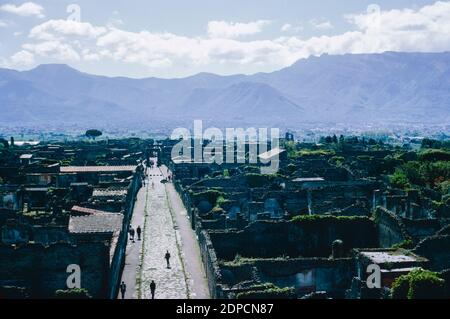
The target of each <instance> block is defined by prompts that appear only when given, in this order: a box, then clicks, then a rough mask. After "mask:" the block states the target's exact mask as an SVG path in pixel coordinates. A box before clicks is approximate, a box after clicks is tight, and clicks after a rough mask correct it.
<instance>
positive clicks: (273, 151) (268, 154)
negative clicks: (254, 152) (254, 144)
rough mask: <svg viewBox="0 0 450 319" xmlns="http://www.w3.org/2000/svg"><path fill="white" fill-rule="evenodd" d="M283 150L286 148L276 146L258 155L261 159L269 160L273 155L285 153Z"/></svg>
mask: <svg viewBox="0 0 450 319" xmlns="http://www.w3.org/2000/svg"><path fill="white" fill-rule="evenodd" d="M283 152H285V150H283V149H281V148H279V147H276V148H273V149H271V150H270V151H268V152H265V153H262V154H259V155H258V157H259V158H260V159H261V160H263V161H267V160H270V159H271V158H272V157H274V156H278V155H280V154H281V153H283Z"/></svg>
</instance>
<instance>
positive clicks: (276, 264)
mask: <svg viewBox="0 0 450 319" xmlns="http://www.w3.org/2000/svg"><path fill="white" fill-rule="evenodd" d="M220 269H221V273H222V282H223V284H224V285H226V286H227V288H229V289H231V290H230V292H231V291H233V292H235V293H236V292H237V291H235V289H236V287H238V286H236V285H237V284H239V283H242V282H245V281H247V282H250V281H254V280H255V277H256V278H257V280H258V281H259V282H261V283H266V282H267V283H272V284H274V285H276V286H278V287H281V288H283V287H294V288H295V290H296V292H297V296H298V297H301V296H302V295H304V294H306V293H308V292H312V291H326V292H327V293H328V294H329V295H332V296H333V297H336V298H343V297H344V295H345V291H346V289H348V287H349V286H350V284H351V281H352V278H353V277H354V276H355V274H356V271H355V266H354V261H353V259H352V258H341V259H328V258H296V259H255V260H251V261H246V262H244V263H241V264H236V265H226V266H225V265H222V266H221V267H220Z"/></svg>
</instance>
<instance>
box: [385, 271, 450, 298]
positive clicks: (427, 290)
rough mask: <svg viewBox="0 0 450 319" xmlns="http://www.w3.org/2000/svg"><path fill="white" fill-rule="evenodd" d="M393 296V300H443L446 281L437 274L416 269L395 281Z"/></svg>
mask: <svg viewBox="0 0 450 319" xmlns="http://www.w3.org/2000/svg"><path fill="white" fill-rule="evenodd" d="M391 296H392V298H393V299H442V298H445V280H444V279H442V278H440V276H439V274H438V273H436V272H432V271H429V270H423V269H415V270H413V271H411V272H410V273H409V274H407V275H403V276H400V277H398V278H397V279H395V281H394V283H393V284H392V294H391Z"/></svg>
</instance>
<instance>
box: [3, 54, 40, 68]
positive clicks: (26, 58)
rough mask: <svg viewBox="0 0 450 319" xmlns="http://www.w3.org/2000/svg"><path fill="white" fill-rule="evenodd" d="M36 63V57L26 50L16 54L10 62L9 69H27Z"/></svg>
mask: <svg viewBox="0 0 450 319" xmlns="http://www.w3.org/2000/svg"><path fill="white" fill-rule="evenodd" d="M33 63H34V55H33V54H32V53H30V52H28V51H26V50H22V51H19V52H17V53H16V54H14V55H13V56H12V57H11V58H10V59H9V61H8V63H7V65H6V66H7V67H27V66H30V65H32V64H33Z"/></svg>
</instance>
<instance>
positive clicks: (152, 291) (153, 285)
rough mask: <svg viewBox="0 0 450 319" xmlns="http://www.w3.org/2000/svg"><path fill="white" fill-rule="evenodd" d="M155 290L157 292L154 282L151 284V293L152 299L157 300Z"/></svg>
mask: <svg viewBox="0 0 450 319" xmlns="http://www.w3.org/2000/svg"><path fill="white" fill-rule="evenodd" d="M155 290H156V284H155V282H154V281H153V280H152V282H151V283H150V292H151V294H152V299H155Z"/></svg>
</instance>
